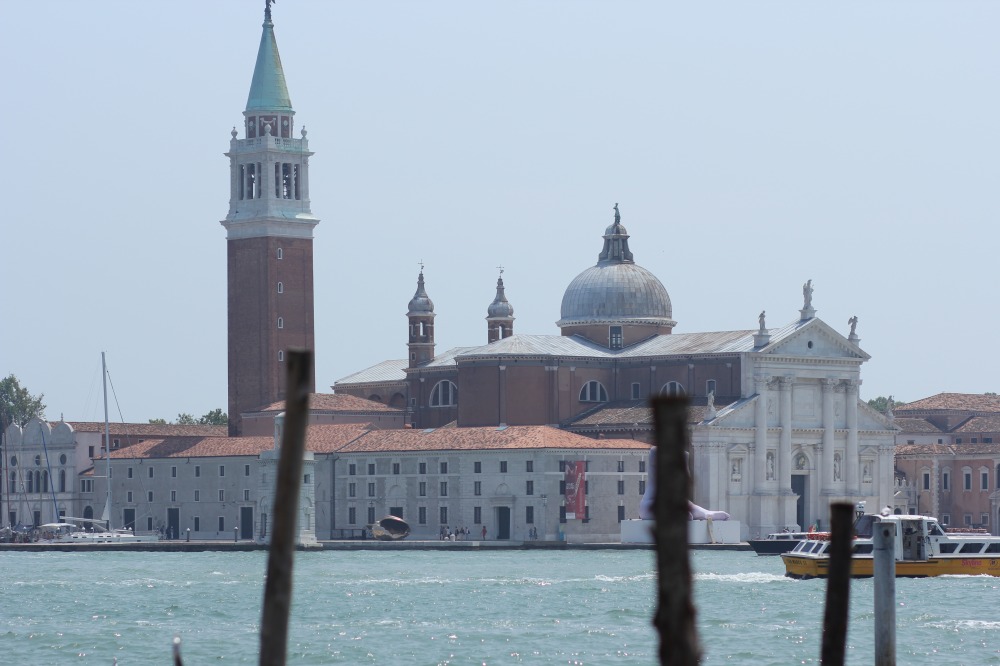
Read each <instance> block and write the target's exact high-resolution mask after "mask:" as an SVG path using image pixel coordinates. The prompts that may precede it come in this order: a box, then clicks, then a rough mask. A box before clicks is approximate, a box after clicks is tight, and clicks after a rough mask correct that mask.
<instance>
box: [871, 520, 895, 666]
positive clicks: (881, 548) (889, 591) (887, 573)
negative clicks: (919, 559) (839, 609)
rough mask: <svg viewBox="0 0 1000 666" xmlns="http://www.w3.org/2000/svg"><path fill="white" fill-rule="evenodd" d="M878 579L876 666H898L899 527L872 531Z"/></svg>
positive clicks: (886, 526) (891, 525)
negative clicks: (897, 533)
mask: <svg viewBox="0 0 1000 666" xmlns="http://www.w3.org/2000/svg"><path fill="white" fill-rule="evenodd" d="M872 543H873V544H874V546H873V549H872V557H873V558H874V563H873V566H874V567H875V570H874V572H873V574H874V578H875V581H874V582H875V585H874V587H875V606H874V608H875V666H896V524H895V523H881V522H880V523H875V526H874V529H873V530H872Z"/></svg>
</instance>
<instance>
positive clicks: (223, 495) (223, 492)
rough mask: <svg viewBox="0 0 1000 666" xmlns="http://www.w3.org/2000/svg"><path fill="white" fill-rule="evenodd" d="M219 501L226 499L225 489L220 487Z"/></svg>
mask: <svg viewBox="0 0 1000 666" xmlns="http://www.w3.org/2000/svg"><path fill="white" fill-rule="evenodd" d="M219 501H220V502H225V501H226V491H225V490H222V489H220V490H219Z"/></svg>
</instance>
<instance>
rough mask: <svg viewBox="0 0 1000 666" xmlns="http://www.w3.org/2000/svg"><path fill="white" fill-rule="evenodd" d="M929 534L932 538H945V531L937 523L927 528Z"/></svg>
mask: <svg viewBox="0 0 1000 666" xmlns="http://www.w3.org/2000/svg"><path fill="white" fill-rule="evenodd" d="M927 533H928V534H930V535H931V536H944V530H942V529H941V526H940V525H938V524H937V523H931V524H929V525H928V526H927Z"/></svg>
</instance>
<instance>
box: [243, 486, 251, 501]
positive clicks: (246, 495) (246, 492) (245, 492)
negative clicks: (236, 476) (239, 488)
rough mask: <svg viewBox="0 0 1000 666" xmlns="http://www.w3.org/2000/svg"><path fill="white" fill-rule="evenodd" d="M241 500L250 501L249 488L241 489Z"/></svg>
mask: <svg viewBox="0 0 1000 666" xmlns="http://www.w3.org/2000/svg"><path fill="white" fill-rule="evenodd" d="M243 501H244V502H249V501H250V489H249V488H244V489H243Z"/></svg>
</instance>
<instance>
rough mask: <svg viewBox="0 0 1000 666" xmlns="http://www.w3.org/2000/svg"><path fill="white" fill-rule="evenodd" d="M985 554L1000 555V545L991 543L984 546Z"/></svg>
mask: <svg viewBox="0 0 1000 666" xmlns="http://www.w3.org/2000/svg"><path fill="white" fill-rule="evenodd" d="M986 552H987V553H1000V543H991V544H989V545H988V546H986Z"/></svg>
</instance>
